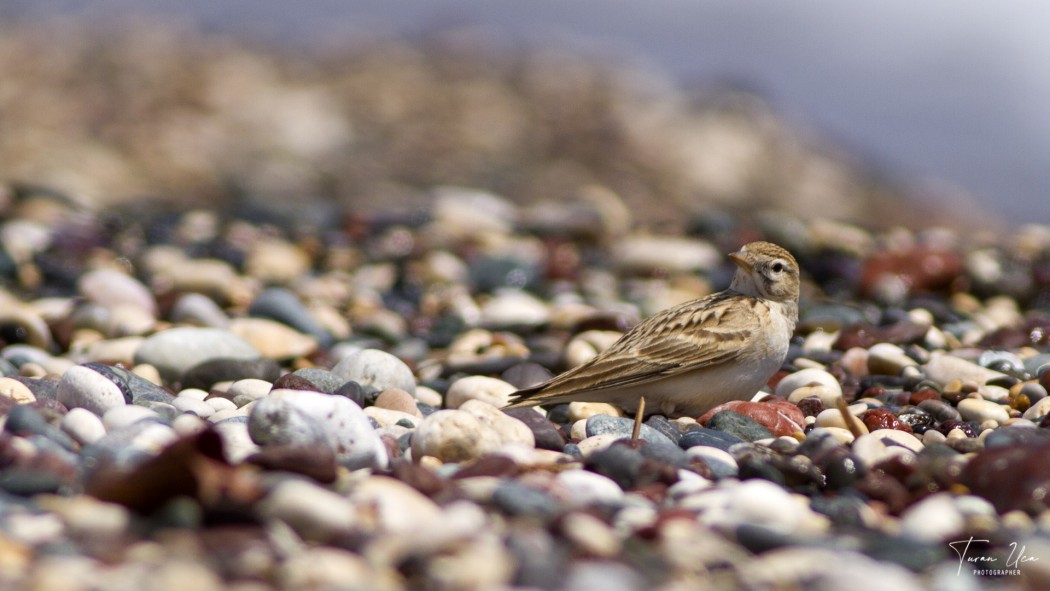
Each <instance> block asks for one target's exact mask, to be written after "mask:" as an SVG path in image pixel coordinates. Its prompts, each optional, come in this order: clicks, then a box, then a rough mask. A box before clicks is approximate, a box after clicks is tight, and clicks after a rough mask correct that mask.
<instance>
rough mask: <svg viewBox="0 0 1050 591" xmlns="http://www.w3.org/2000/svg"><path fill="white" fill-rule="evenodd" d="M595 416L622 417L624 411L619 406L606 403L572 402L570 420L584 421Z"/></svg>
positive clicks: (570, 404)
mask: <svg viewBox="0 0 1050 591" xmlns="http://www.w3.org/2000/svg"><path fill="white" fill-rule="evenodd" d="M594 415H605V416H609V417H622V416H623V411H622V410H620V408H619V407H618V406H614V405H612V404H608V403H605V402H570V403H569V420H570V421H572V422H573V423H575V422H576V421H584V420H587V419H589V418H591V417H592V416H594Z"/></svg>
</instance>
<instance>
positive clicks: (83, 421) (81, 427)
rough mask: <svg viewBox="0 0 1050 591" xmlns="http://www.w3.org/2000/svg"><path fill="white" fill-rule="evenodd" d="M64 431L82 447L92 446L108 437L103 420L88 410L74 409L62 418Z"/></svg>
mask: <svg viewBox="0 0 1050 591" xmlns="http://www.w3.org/2000/svg"><path fill="white" fill-rule="evenodd" d="M61 427H62V430H63V431H65V432H66V433H67V434H68V435H69V436H70V437H72V438H73V439H74V440H76V442H77V443H79V444H80V445H91V444H92V443H95V442H96V441H98V440H99V439H102V437H104V436H105V435H106V427H105V425H103V424H102V419H101V418H99V417H98V415H96V414H95V413H93V412H91V411H89V410H87V409H86V408H72V409H70V410H69V412H67V413H66V414H65V416H63V417H62V423H61Z"/></svg>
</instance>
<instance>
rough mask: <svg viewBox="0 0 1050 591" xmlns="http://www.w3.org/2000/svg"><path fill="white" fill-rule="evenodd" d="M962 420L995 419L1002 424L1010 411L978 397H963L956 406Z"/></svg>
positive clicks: (980, 421)
mask: <svg viewBox="0 0 1050 591" xmlns="http://www.w3.org/2000/svg"><path fill="white" fill-rule="evenodd" d="M956 409H957V410H958V411H959V414H960V415H961V416H962V418H963V420H964V421H977V422H978V423H983V422H985V421H996V422H998V423H1000V424H1002V423H1003V422H1004V421H1006V420H1007V419H1009V418H1010V412H1009V411H1007V410H1006V407H1004V406H1003V405H1001V404H996V403H995V402H992V401H990V400H981V399H980V398H963V399H962V400H960V401H959V404H958V405H957V406H956Z"/></svg>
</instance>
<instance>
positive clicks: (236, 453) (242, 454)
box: [213, 415, 259, 464]
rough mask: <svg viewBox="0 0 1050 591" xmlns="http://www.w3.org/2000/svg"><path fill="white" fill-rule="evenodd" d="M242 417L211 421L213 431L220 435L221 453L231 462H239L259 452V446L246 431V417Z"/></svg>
mask: <svg viewBox="0 0 1050 591" xmlns="http://www.w3.org/2000/svg"><path fill="white" fill-rule="evenodd" d="M213 418H214V415H213ZM243 419H244V420H237V419H236V418H234V419H227V420H223V421H218V422H215V423H213V427H214V428H215V431H216V432H217V433H218V434H219V436H220V437H222V451H223V455H224V456H225V458H226V461H227V462H230V463H231V464H239V463H241V462H243V461H244V460H245V459H247V458H248V457H249V456H251V455H252V454H255V453H258V452H259V446H258V445H256V443H255V442H254V441H252V437H251V434H250V433H249V432H248V420H247V419H248V417H247V416H245V417H243Z"/></svg>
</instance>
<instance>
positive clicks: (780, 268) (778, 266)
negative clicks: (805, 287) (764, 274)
mask: <svg viewBox="0 0 1050 591" xmlns="http://www.w3.org/2000/svg"><path fill="white" fill-rule="evenodd" d="M773 272H774V273H783V272H784V263H782V262H780V261H777V262H775V263H773Z"/></svg>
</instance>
